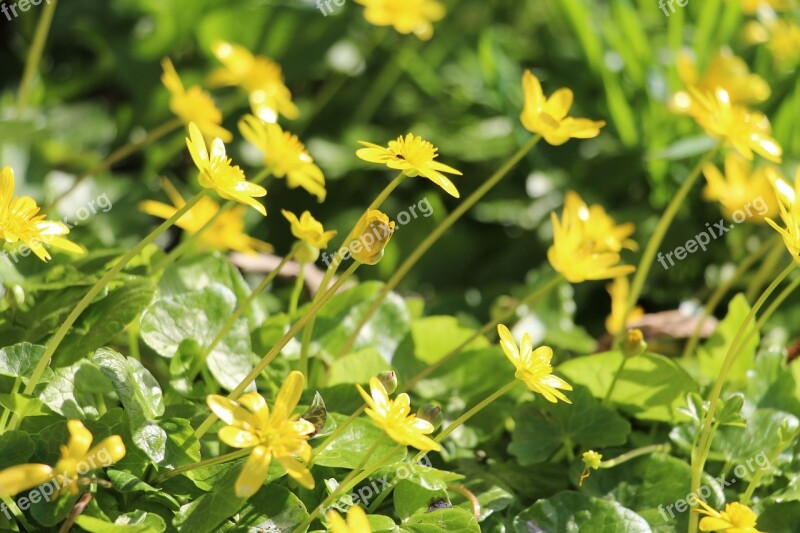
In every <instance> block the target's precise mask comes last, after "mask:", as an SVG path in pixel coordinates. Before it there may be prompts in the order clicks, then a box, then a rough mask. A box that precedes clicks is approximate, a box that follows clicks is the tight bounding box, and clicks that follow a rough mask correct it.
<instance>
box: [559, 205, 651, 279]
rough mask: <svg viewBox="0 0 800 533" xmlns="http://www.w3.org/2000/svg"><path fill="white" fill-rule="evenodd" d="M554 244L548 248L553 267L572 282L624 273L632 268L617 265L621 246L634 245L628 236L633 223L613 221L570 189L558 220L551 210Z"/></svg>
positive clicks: (632, 269)
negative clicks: (620, 223)
mask: <svg viewBox="0 0 800 533" xmlns="http://www.w3.org/2000/svg"><path fill="white" fill-rule="evenodd" d="M550 219H551V221H552V223H553V245H552V246H551V247H550V249H549V250H547V259H548V260H549V261H550V264H551V265H552V267H553V268H554V269H555V270H556V271H557V272H559V273H560V274H561V275H562V276H564V278H565V279H566V280H567V281H569V282H571V283H581V282H583V281H586V280H589V279H608V278H617V277H620V276H626V275H628V274H630V273H631V272H633V271H634V270H635V268H634V267H633V266H629V265H618V264H617V263H619V260H620V255H619V252H620V251H621V250H622V248H628V249H631V250H634V249H636V243H635V242H633V241H632V240H630V239H628V238H627V237H629V236H630V235H631V234H632V233H633V231H634V227H633V224H622V225H619V226H618V225H616V224H615V223H614V220H613V219H612V218H611V217H609V216H608V215H607V214H606V212H605V210H604V209H603V208H602V207H601V206H592V207H591V208H590V207H588V206H587V205H586V204H585V203H584V202H583V200H582V199H581V198H580V196H578V195H577V194H576V193H575V192H573V191H568V192H567V195H566V198H565V199H564V209H563V210H562V213H561V221H559V220H558V217H557V216H556V214H555V213H550Z"/></svg>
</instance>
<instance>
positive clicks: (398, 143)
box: [356, 133, 461, 198]
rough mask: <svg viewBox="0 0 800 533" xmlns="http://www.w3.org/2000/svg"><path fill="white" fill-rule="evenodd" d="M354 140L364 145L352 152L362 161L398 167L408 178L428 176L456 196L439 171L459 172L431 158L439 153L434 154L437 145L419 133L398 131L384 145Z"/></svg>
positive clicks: (457, 173) (454, 187)
mask: <svg viewBox="0 0 800 533" xmlns="http://www.w3.org/2000/svg"><path fill="white" fill-rule="evenodd" d="M358 142H359V144H361V145H362V146H365V147H366V148H362V149H360V150H358V151H357V152H356V155H357V156H358V157H359V158H361V159H363V160H364V161H369V162H370V163H378V164H381V165H386V166H387V167H389V168H392V169H395V170H402V171H403V173H404V174H405V175H406V176H409V177H411V178H414V177H417V176H422V177H425V178H428V179H429V180H431V181H432V182H434V183H435V184H436V185H438V186H439V187H441V188H442V189H444V190H445V192H446V193H447V194H449V195H450V196H455V197H456V198H458V197H459V194H458V189H456V186H455V185H453V182H452V181H450V180H449V179H448V178H447V177H446V176H445V175H444V174H442V172H447V173H449V174H455V175H457V176H461V172H459V171H458V170H456V169H454V168H453V167H449V166H447V165H444V164H442V163H439V162H438V161H435V159H436V158H437V157H438V156H439V154H437V152H438V150H439V149H438V148H436V147H435V146H433V145H432V144H431V143H429V142H428V141H426V140H424V139H423V138H422V137H417V136H415V135H414V134H413V133H409V134H408V135H406V136H405V137H403V136H402V135H401V136H400V137H398V138H397V139H396V140H394V141H389V146H388V148H384V147H383V146H378V145H377V144H372V143H369V142H365V141H358Z"/></svg>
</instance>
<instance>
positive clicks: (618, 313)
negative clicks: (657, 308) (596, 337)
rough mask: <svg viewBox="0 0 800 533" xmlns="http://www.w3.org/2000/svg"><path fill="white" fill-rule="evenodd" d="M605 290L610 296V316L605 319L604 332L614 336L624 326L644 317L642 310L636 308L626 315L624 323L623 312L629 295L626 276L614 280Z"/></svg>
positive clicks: (628, 284)
mask: <svg viewBox="0 0 800 533" xmlns="http://www.w3.org/2000/svg"><path fill="white" fill-rule="evenodd" d="M606 290H607V291H608V294H609V295H610V296H611V314H610V315H608V318H606V330H607V331H608V332H609V333H610V334H611V335H616V334H617V333H618V332H619V331H621V330H622V329H623V328H624V327H625V326H627V325H628V324H630V323H632V322H636V320H638V319H639V318H641V317H642V316H644V310H643V309H642V308H641V307H639V306H636V307H634V308H633V309H631V312H630V313H628V320H627V322H626V321H625V311H626V310H627V307H628V295H629V293H630V283H629V282H628V277H627V276H620V277H618V278H614V281H613V282H612V283H609V284H608V285H606Z"/></svg>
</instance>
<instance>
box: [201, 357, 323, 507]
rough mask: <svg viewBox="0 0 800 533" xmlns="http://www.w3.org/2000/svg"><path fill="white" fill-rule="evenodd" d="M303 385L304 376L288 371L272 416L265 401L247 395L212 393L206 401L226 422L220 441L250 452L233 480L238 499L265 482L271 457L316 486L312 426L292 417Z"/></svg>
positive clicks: (304, 482) (305, 483) (301, 480)
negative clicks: (310, 466) (311, 467)
mask: <svg viewBox="0 0 800 533" xmlns="http://www.w3.org/2000/svg"><path fill="white" fill-rule="evenodd" d="M304 386H305V377H303V374H302V373H300V372H297V371H292V372H290V373H289V376H288V377H287V378H286V381H285V382H284V384H283V385H282V386H281V389H280V391H278V396H277V398H275V405H274V406H273V408H272V412H270V409H269V406H267V402H266V401H265V400H264V398H263V397H262V396H261V395H259V394H258V393H256V392H248V393H246V394H243V395H242V396H241V397H239V400H238V401H234V400H231V399H228V398H226V397H224V396H218V395H216V394H212V395H209V396H208V398H207V399H206V403H208V406H209V407H210V408H211V410H212V411H213V412H214V414H215V415H217V416H218V417H219V418H220V420H222V421H223V422H225V424H227V425H226V426H225V427H223V428H222V429H221V430H219V439H220V440H221V441H222V442H224V443H225V444H227V445H228V446H232V447H233V448H252V451H251V452H250V456H249V458H248V459H247V462H246V463H245V465H244V467H243V468H242V472H241V473H240V474H239V477H238V479H237V480H236V496H237V497H239V498H249V497H250V496H252V495H253V494H255V493H256V492H258V489H260V488H261V486H262V485H263V484H264V480H266V479H267V474H268V471H269V464H270V462H271V461H272V459H273V458H274V459H277V460H278V462H280V463H281V465H282V466H283V468H284V469H286V472H287V473H288V474H289V476H291V477H292V479H294V480H295V481H297V482H298V483H300V484H301V485H302V486H303V487H305V488H307V489H313V488H314V478H313V477H312V476H311V472H309V470H308V468H307V467H306V464H308V462H309V461H311V455H312V453H313V450H312V449H311V446H310V445H309V444H308V437H309V435H312V434H313V433H314V424H312V423H311V422H309V421H307V420H304V419H302V418H300V416H299V415H296V414H292V413H293V411H294V410H295V408H296V407H297V403H298V402H299V401H300V395H301V394H302V392H303V387H304Z"/></svg>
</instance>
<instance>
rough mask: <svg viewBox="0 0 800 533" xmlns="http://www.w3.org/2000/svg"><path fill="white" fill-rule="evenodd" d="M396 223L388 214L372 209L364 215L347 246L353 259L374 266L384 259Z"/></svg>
mask: <svg viewBox="0 0 800 533" xmlns="http://www.w3.org/2000/svg"><path fill="white" fill-rule="evenodd" d="M394 228H395V224H394V221H390V220H389V216H388V215H387V214H386V213H382V212H381V211H378V210H377V209H371V210H369V211H367V212H366V213H364V215H363V216H362V217H361V218H360V219H359V221H358V223H357V224H356V227H355V229H354V230H353V240H352V241H350V243H345V245H346V246H347V247H348V249H349V250H350V254H351V255H352V256H353V259H355V260H356V261H358V262H359V263H364V264H366V265H374V264H376V263H377V262H378V261H380V260H381V258H383V251H384V249H385V248H386V245H387V244H389V239H391V238H392V235H393V234H394Z"/></svg>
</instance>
